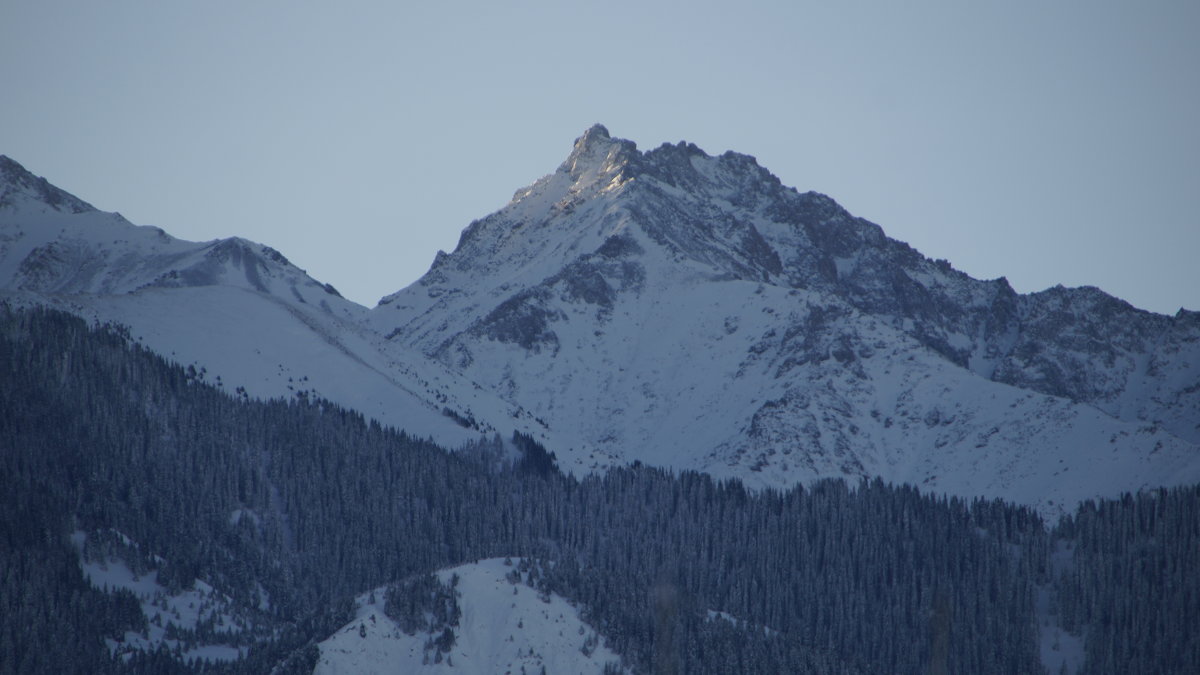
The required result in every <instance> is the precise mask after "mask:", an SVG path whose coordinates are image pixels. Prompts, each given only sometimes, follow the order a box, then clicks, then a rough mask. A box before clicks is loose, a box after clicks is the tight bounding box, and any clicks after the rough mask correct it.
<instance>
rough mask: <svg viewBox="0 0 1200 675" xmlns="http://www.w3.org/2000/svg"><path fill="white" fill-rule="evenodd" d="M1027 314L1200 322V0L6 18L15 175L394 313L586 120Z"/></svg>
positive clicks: (385, 8)
mask: <svg viewBox="0 0 1200 675" xmlns="http://www.w3.org/2000/svg"><path fill="white" fill-rule="evenodd" d="M595 122H601V123H603V124H605V125H606V126H607V127H608V129H609V131H610V132H611V133H612V134H613V135H614V136H618V137H622V138H628V139H631V140H634V141H636V142H637V143H638V145H639V147H641V148H643V149H649V148H652V147H655V146H657V145H659V144H661V143H663V142H675V141H679V140H688V141H692V142H694V143H696V144H698V145H699V146H700V147H702V148H704V149H705V150H706V151H708V152H709V153H713V154H715V153H720V152H723V151H725V150H736V151H738V152H743V153H747V154H751V155H754V156H756V157H757V158H758V160H759V163H760V164H762V165H763V166H765V167H767V168H768V169H770V170H771V171H772V172H774V173H775V174H776V175H777V176H779V178H780V179H781V180H782V181H783V182H784V184H786V185H791V186H795V187H797V188H798V189H800V190H802V191H803V190H817V191H819V192H824V193H826V194H828V195H830V196H831V197H833V198H835V199H837V200H838V201H839V202H840V203H841V204H842V205H843V206H845V207H846V208H847V209H849V210H850V211H851V212H852V213H854V214H856V215H859V216H863V217H865V218H868V219H870V220H872V221H875V222H877V223H879V224H880V225H881V226H883V228H884V230H885V231H886V232H887V233H888V234H889V235H891V236H893V237H896V238H898V239H902V240H904V241H907V242H909V243H910V244H912V245H913V246H915V247H916V248H918V249H919V250H920V251H922V252H923V253H925V254H926V255H929V256H931V257H935V258H946V259H948V260H950V261H951V263H953V264H954V265H955V266H956V267H958V268H959V269H962V270H964V271H966V272H967V273H969V274H971V275H973V276H976V277H980V278H993V277H997V276H1001V275H1004V276H1007V277H1008V279H1009V281H1010V282H1011V283H1012V285H1013V286H1014V287H1015V288H1016V289H1017V290H1018V291H1021V292H1029V291H1035V290H1041V289H1043V288H1046V287H1049V286H1053V285H1054V284H1058V283H1062V284H1065V285H1068V286H1077V285H1085V284H1086V285H1095V286H1099V287H1101V288H1102V289H1104V290H1105V291H1108V292H1110V293H1112V294H1114V295H1117V296H1119V297H1122V298H1124V299H1126V300H1129V301H1130V302H1132V303H1133V304H1134V305H1136V306H1139V307H1143V308H1146V309H1151V310H1154V311H1158V312H1165V313H1174V312H1175V310H1177V309H1178V308H1179V307H1180V306H1183V307H1187V308H1189V309H1200V209H1198V208H1197V207H1198V202H1200V2H1196V1H1195V0H1181V1H1177V2H1160V1H1155V0H1146V1H1144V2H1136V3H1135V2H1127V1H1120V2H1108V1H1097V0H1093V1H1087V2H1084V1H1078V2H1076V1H1065V0H1064V1H1058V0H1054V1H1050V2H1047V1H1046V0H1038V1H1034V2H1030V1H1026V0H1006V1H1004V2H990V3H983V2H962V1H961V0H947V1H945V2H920V1H918V2H873V3H865V2H854V1H853V0H850V1H840V2H812V3H810V2H801V1H798V0H784V1H780V2H753V1H747V2H738V3H735V2H730V1H729V0H721V1H719V2H708V1H695V0H693V1H692V2H671V3H667V2H653V1H648V0H641V1H638V2H625V1H624V0H617V1H613V2H607V3H582V2H571V1H567V0H556V1H545V2H461V1H460V2H455V1H443V2H422V3H414V2H396V1H391V2H387V1H379V2H355V1H352V0H351V1H343V2H336V3H334V2H296V1H286V2H285V1H265V0H256V1H254V2H224V1H214V2H198V1H197V2H184V1H182V0H181V1H178V2H161V1H159V0H144V1H138V2H134V1H124V0H112V1H111V2H95V1H92V0H77V1H74V2H66V1H62V0H38V1H37V2H29V1H24V0H0V154H7V155H9V156H11V157H12V158H13V159H16V160H17V161H19V162H21V163H23V164H24V165H25V166H26V167H27V168H28V169H30V170H31V171H33V172H34V173H36V174H39V175H43V176H46V177H47V178H48V179H49V180H50V181H51V182H53V183H55V184H57V185H59V186H60V187H62V188H64V189H66V190H68V191H69V192H72V193H74V194H76V195H77V196H79V197H81V198H83V199H85V200H87V201H90V202H92V203H93V204H95V205H96V206H97V207H99V208H102V209H105V210H110V211H120V212H121V213H122V214H123V215H125V216H126V217H127V218H129V219H130V220H132V221H133V222H135V223H137V224H140V225H158V226H160V227H163V228H164V229H166V230H167V231H168V232H170V233H172V234H174V235H176V236H178V237H182V238H185V239H192V240H207V239H213V238H216V237H225V236H231V235H239V236H243V237H247V238H249V239H253V240H256V241H260V242H263V243H266V244H269V245H271V246H274V247H275V248H277V249H279V250H280V251H282V252H283V253H284V254H285V255H287V256H288V257H289V258H290V259H291V260H292V261H293V262H294V263H296V264H297V265H299V266H300V267H303V268H305V269H306V270H308V272H309V273H310V274H312V275H313V276H314V277H316V278H318V279H320V280H321V281H323V282H329V283H332V284H333V285H334V286H336V287H337V288H338V289H339V290H341V291H342V292H343V294H344V295H346V296H347V297H349V298H351V299H353V300H356V301H358V302H361V303H363V304H366V305H369V306H370V305H374V304H375V302H376V301H377V300H378V299H379V298H380V297H381V296H383V295H385V294H388V293H391V292H393V291H396V290H398V289H399V288H401V287H403V286H405V285H407V284H409V283H411V282H412V281H414V280H415V279H416V278H417V277H419V276H420V275H421V274H422V273H424V272H425V270H426V269H427V268H428V266H429V264H430V262H432V260H433V257H434V254H435V252H436V251H437V250H438V249H445V250H447V251H449V250H452V249H453V248H454V246H455V244H456V242H457V240H458V235H459V232H460V231H461V230H462V229H463V228H464V227H466V225H467V224H468V223H470V221H471V220H473V219H475V218H479V217H482V216H484V215H487V214H488V213H490V212H492V211H494V210H496V209H497V208H499V207H501V206H503V205H504V204H505V203H506V202H507V201H508V199H509V198H510V197H511V196H512V193H513V192H514V191H516V190H517V189H518V188H520V187H522V186H524V185H527V184H529V183H531V182H533V181H534V180H536V179H537V178H539V177H540V176H542V175H544V174H547V173H550V172H551V171H553V170H554V169H555V168H556V167H557V166H558V164H559V163H560V162H561V161H562V160H563V159H564V158H565V157H566V155H567V154H568V153H569V151H570V149H571V143H572V141H573V140H574V138H575V137H576V136H578V135H579V134H580V133H581V132H582V131H583V130H584V129H586V128H587V127H588V126H590V125H591V124H592V123H595Z"/></svg>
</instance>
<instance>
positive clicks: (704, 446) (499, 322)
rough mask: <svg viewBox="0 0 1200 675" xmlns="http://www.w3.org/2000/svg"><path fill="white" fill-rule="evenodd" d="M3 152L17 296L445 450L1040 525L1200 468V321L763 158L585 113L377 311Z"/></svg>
mask: <svg viewBox="0 0 1200 675" xmlns="http://www.w3.org/2000/svg"><path fill="white" fill-rule="evenodd" d="M0 167H2V169H0V183H2V186H0V286H2V287H3V288H4V289H6V290H5V291H4V293H5V296H6V297H8V299H9V301H10V302H17V303H25V304H42V303H48V304H51V305H52V306H55V307H59V308H62V309H66V310H68V311H73V312H75V313H77V314H80V315H83V316H86V317H88V318H90V319H93V320H96V321H101V322H114V323H119V324H122V325H126V326H128V327H129V328H130V333H131V335H132V336H133V337H134V338H135V339H136V340H138V341H140V342H142V343H143V344H145V345H146V346H148V347H150V348H152V349H154V350H155V351H157V352H159V353H161V354H164V355H166V356H168V357H170V358H172V359H174V360H176V361H178V362H180V363H183V364H185V365H192V366H193V367H194V368H196V369H197V372H199V373H201V375H202V376H204V377H206V378H208V380H209V381H213V382H214V383H216V384H218V385H219V386H222V387H224V388H225V389H226V390H228V391H232V392H237V393H240V394H244V395H247V396H255V397H273V396H283V397H296V396H304V397H314V398H323V399H327V400H330V401H333V402H336V403H338V404H340V405H343V406H346V407H348V408H352V409H355V410H358V411H360V412H362V413H363V414H365V415H367V416H369V417H371V418H373V419H377V420H379V421H381V422H383V423H385V424H389V425H393V426H396V427H398V428H403V429H405V430H407V431H409V432H410V433H413V434H416V435H418V436H423V437H430V438H433V439H434V440H436V441H438V442H439V443H442V444H445V445H448V446H451V447H457V446H459V445H462V444H463V443H468V442H471V441H474V440H477V439H479V437H480V436H481V435H482V436H490V435H493V434H497V433H499V434H500V435H501V436H502V437H504V438H507V437H509V435H510V434H511V432H513V431H519V432H521V433H522V434H526V435H528V436H530V437H532V438H534V439H536V440H537V441H538V442H540V443H541V444H543V445H545V446H546V447H547V448H549V449H551V450H552V451H553V452H554V453H555V455H556V457H557V461H558V465H559V467H560V468H561V469H562V470H564V471H567V472H570V473H573V474H577V475H584V474H587V473H589V472H593V471H602V470H605V469H607V468H609V467H612V466H619V465H624V464H628V463H630V462H634V461H640V462H643V463H646V464H650V465H654V466H664V467H670V468H673V469H696V470H700V471H704V472H706V473H709V474H711V475H714V476H717V477H731V478H738V479H741V480H743V481H745V482H746V483H747V484H749V485H752V486H760V487H776V488H782V487H787V486H790V485H794V484H798V483H799V484H803V483H808V482H810V481H812V480H815V479H818V478H826V477H845V478H850V479H851V480H858V479H861V478H870V477H882V478H883V479H885V480H887V481H891V482H895V483H907V484H913V485H917V486H920V487H922V488H923V489H928V490H931V491H934V492H940V493H947V494H953V495H961V496H967V497H976V496H985V497H1002V498H1005V499H1010V500H1014V501H1017V502H1019V503H1023V504H1031V505H1035V506H1036V507H1037V508H1038V509H1039V510H1040V511H1041V512H1042V513H1043V514H1044V515H1046V516H1047V517H1051V518H1056V517H1058V516H1060V515H1062V514H1063V513H1066V512H1068V511H1070V510H1071V509H1073V508H1074V505H1075V504H1077V503H1078V502H1079V501H1081V500H1085V499H1090V498H1093V497H1100V496H1114V495H1117V494H1120V493H1121V492H1124V491H1130V490H1138V489H1142V488H1149V487H1155V486H1159V485H1177V484H1188V483H1193V482H1197V481H1200V313H1196V312H1189V311H1185V310H1180V312H1179V313H1178V314H1177V315H1175V316H1174V317H1170V316H1163V315H1157V314H1153V313H1150V312H1145V311H1141V310H1138V309H1136V308H1134V307H1131V306H1130V305H1128V304H1127V303H1124V302H1122V301H1121V300H1119V299H1116V298H1113V297H1111V296H1108V295H1106V294H1104V293H1103V292H1101V291H1099V290H1098V289H1095V288H1087V287H1085V288H1076V289H1067V288H1062V287H1056V288H1052V289H1049V290H1046V291H1043V292H1040V293H1033V294H1028V295H1021V294H1018V293H1016V292H1014V291H1013V289H1012V288H1011V287H1010V286H1009V284H1008V283H1007V282H1006V281H1005V280H1004V279H1003V278H1001V279H995V280H990V281H981V280H977V279H973V278H971V277H969V276H968V275H966V274H964V273H962V272H960V271H957V270H955V269H954V268H953V267H952V266H951V265H950V264H949V263H947V262H946V261H936V260H930V259H928V258H926V257H924V256H922V255H921V254H920V253H918V252H917V251H915V250H914V249H912V248H911V247H910V246H908V245H907V244H904V243H903V242H900V241H896V240H894V239H890V238H888V237H887V236H886V235H885V234H884V232H883V230H882V229H881V228H880V227H879V226H877V225H875V224H873V223H870V222H868V221H865V220H863V219H861V218H856V217H854V216H852V215H851V214H850V213H849V212H847V211H846V210H845V209H843V208H842V207H841V206H839V205H838V204H837V203H836V202H834V201H833V200H832V199H830V198H829V197H826V196H824V195H820V194H816V193H811V192H809V193H800V192H797V191H796V190H794V189H792V188H789V187H786V186H784V185H783V184H782V183H781V181H780V180H779V179H778V178H776V177H775V176H773V175H772V174H771V173H770V172H768V171H767V170H766V169H764V168H762V167H760V166H759V165H758V164H757V162H756V161H755V160H754V159H753V158H752V157H749V156H746V155H740V154H737V153H733V152H727V153H725V154H723V155H720V156H715V157H714V156H709V155H707V154H706V153H704V152H703V151H702V150H700V149H699V148H698V147H696V146H695V145H692V144H688V143H679V144H675V145H670V144H664V145H662V146H661V147H658V148H656V149H653V150H650V151H648V152H642V151H639V150H638V149H637V147H636V146H635V145H634V144H633V143H632V142H630V141H627V140H621V139H616V138H613V137H611V136H610V135H609V133H608V131H607V130H606V129H605V128H604V127H602V126H599V125H597V126H594V127H592V128H590V129H588V130H587V131H586V132H585V133H584V134H583V136H581V137H580V138H579V139H578V140H577V141H576V143H575V146H574V148H573V150H572V152H571V153H570V155H569V156H568V158H567V160H566V161H565V162H564V163H563V164H562V165H561V166H560V167H559V168H558V170H557V171H555V172H554V173H552V174H550V175H548V176H546V177H544V178H542V179H540V180H538V181H536V182H535V183H534V184H533V185H531V186H529V187H527V188H524V189H522V190H519V191H518V192H517V193H516V194H515V195H514V198H513V200H512V201H511V202H510V203H509V204H508V205H507V206H505V207H504V208H502V209H501V210H499V211H498V212H496V213H494V214H492V215H490V216H488V217H486V218H483V219H481V220H478V221H476V222H474V223H471V224H470V226H468V227H467V228H466V229H465V230H464V231H463V233H462V236H461V239H460V241H459V244H458V246H457V248H456V249H455V250H454V251H453V252H452V253H449V254H446V253H441V252H439V255H438V256H437V258H436V259H435V261H434V264H433V266H432V267H431V269H430V270H429V271H428V272H427V273H426V274H425V275H424V276H423V277H422V278H421V279H420V280H419V281H417V282H416V283H414V284H413V285H411V286H409V287H408V288H405V289H403V290H401V291H399V292H397V293H395V294H392V295H389V296H387V297H385V298H383V299H382V300H381V301H380V304H379V305H378V306H377V307H375V308H374V309H370V310H368V309H366V308H364V307H361V306H359V305H356V304H354V303H352V302H349V301H347V300H345V299H343V298H341V297H340V296H338V295H337V293H336V291H335V290H334V289H333V287H332V286H330V285H328V284H325V283H322V282H319V281H317V280H314V279H312V278H311V277H309V276H308V275H307V274H306V273H304V271H303V270H300V269H298V268H296V267H295V266H294V265H291V264H290V263H289V262H288V261H287V259H286V258H285V257H283V255H282V254H280V253H278V252H277V251H276V250H274V249H272V248H270V247H267V246H263V245H260V244H255V243H252V242H248V241H245V240H243V239H237V238H232V239H224V240H217V241H213V242H206V243H192V242H184V241H180V240H177V239H174V238H172V237H170V236H168V235H166V234H165V233H163V232H162V231H161V230H158V229H157V228H147V227H136V226H133V225H132V224H130V223H128V222H127V221H125V220H124V219H123V218H121V217H120V216H119V215H118V214H110V213H104V212H100V211H97V210H95V209H94V208H92V207H91V206H90V205H88V204H87V203H85V202H83V201H82V200H79V199H77V198H75V197H73V196H71V195H69V194H67V193H66V192H64V191H62V190H60V189H58V188H55V187H53V186H52V185H50V184H49V183H47V182H46V181H45V180H44V179H40V178H37V177H34V176H32V175H31V174H29V173H28V172H27V171H25V170H24V169H23V168H21V167H20V166H19V165H18V164H16V163H15V162H13V161H12V160H9V159H7V158H5V159H3V161H2V163H0Z"/></svg>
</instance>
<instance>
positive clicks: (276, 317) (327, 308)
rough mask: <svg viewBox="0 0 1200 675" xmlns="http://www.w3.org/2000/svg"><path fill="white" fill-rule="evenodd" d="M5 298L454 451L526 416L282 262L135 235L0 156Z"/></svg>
mask: <svg viewBox="0 0 1200 675" xmlns="http://www.w3.org/2000/svg"><path fill="white" fill-rule="evenodd" d="M0 289H3V290H0V294H2V297H3V298H5V299H7V300H8V301H9V302H13V303H16V304H46V305H50V306H54V307H56V308H58V309H63V310H66V311H70V312H73V313H75V314H79V315H81V316H84V317H86V318H88V319H90V320H95V321H99V322H115V323H119V324H123V325H125V326H128V327H129V329H130V334H131V336H132V337H133V338H134V339H136V340H138V341H139V342H141V343H143V344H145V345H146V346H148V347H150V348H151V349H154V350H155V351H157V352H159V353H161V354H163V355H165V356H168V357H169V358H171V359H173V360H175V361H177V362H179V363H181V364H183V365H192V366H194V367H195V368H196V370H197V372H198V373H199V374H200V376H201V377H202V378H204V379H206V380H207V381H209V382H212V383H214V384H217V385H219V386H222V387H223V388H225V389H226V390H227V391H229V392H231V393H236V394H244V395H247V396H255V397H261V398H270V397H283V398H289V397H294V396H319V397H323V398H326V399H328V400H331V401H334V402H336V403H339V404H341V405H343V406H345V407H348V408H352V409H355V410H358V411H360V412H362V413H363V414H365V415H367V416H368V417H371V418H373V419H376V420H378V421H380V422H382V423H384V424H390V425H393V426H396V427H397V428H403V429H405V430H407V431H408V432H409V433H412V434H414V435H417V436H428V437H432V438H434V439H435V440H437V441H438V442H440V443H443V444H445V445H447V446H449V447H458V446H459V445H461V444H462V443H464V442H466V441H470V440H473V439H477V438H479V437H480V436H481V435H492V434H494V433H501V434H502V435H504V436H507V435H508V434H510V433H511V431H512V430H513V429H514V428H515V429H518V430H521V431H523V432H525V433H529V434H532V435H534V436H536V437H538V438H541V439H542V440H544V441H546V442H551V441H550V439H548V438H547V436H546V435H545V430H544V429H543V428H542V427H541V425H539V424H537V423H536V422H535V421H534V420H533V418H532V416H531V415H529V414H528V413H525V412H523V411H522V410H521V409H520V408H519V407H517V406H514V405H512V404H510V403H507V402H504V401H501V400H500V399H499V398H498V397H496V396H494V395H490V394H488V393H487V392H484V391H482V390H480V389H479V387H477V386H475V385H474V384H472V383H470V382H467V381H464V380H463V379H462V378H461V376H458V375H456V374H454V373H452V372H450V371H448V370H447V369H445V368H443V367H441V366H439V365H438V364H436V363H433V362H430V361H428V360H427V359H425V358H424V357H422V356H420V355H418V354H414V353H412V352H411V351H409V350H407V349H405V348H403V347H402V346H400V345H398V344H390V343H388V342H387V341H385V340H383V339H382V337H381V336H379V335H377V334H375V333H374V332H372V331H371V330H369V329H366V328H364V327H363V326H362V325H361V324H362V319H363V317H364V316H365V315H366V313H367V310H366V308H364V307H362V306H360V305H357V304H355V303H353V302H350V301H348V300H345V299H344V298H342V297H341V296H340V295H338V293H337V291H336V290H335V289H334V288H333V287H332V286H330V285H327V284H323V283H321V282H318V281H316V280H314V279H312V278H311V277H309V276H308V275H307V274H306V273H305V272H304V271H303V270H301V269H299V268H297V267H295V266H294V265H292V264H291V263H290V262H288V260H287V259H286V258H285V257H284V256H283V255H282V254H280V253H279V252H277V251H276V250H274V249H272V248H270V247H267V246H262V245H259V244H255V243H253V242H249V241H246V240H243V239H238V238H231V239H223V240H216V241H211V242H203V243H195V242H187V241H182V240H179V239H175V238H174V237H171V236H170V235H168V234H166V233H165V232H163V231H162V230H160V229H159V228H156V227H138V226H135V225H133V224H131V223H129V222H128V221H126V220H125V219H124V218H122V217H121V216H120V215H119V214H115V213H105V212H102V211H97V210H96V209H94V208H92V207H91V206H90V205H88V204H86V203H85V202H82V201H81V200H78V199H76V198H75V197H72V196H71V195H69V194H67V193H65V192H63V191H62V190H59V189H58V188H55V187H54V186H52V185H50V184H49V183H47V182H46V181H45V180H44V179H40V178H36V177H34V176H32V175H31V174H29V173H28V172H27V171H25V170H24V169H23V168H22V167H20V165H18V164H17V163H16V162H14V161H12V160H11V159H8V158H7V157H0Z"/></svg>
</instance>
